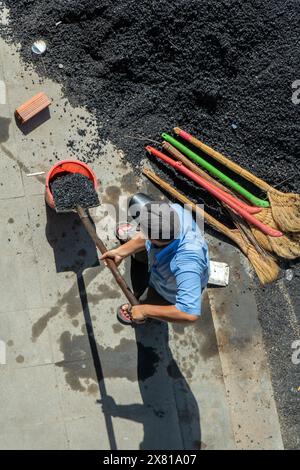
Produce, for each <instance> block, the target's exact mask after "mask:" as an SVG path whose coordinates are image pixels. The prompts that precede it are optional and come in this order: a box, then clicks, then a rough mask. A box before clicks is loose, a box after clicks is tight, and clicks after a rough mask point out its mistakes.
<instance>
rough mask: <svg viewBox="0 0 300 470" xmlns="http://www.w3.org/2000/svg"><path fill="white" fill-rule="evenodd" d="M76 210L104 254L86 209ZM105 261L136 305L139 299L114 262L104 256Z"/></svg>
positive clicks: (130, 301) (78, 208)
mask: <svg viewBox="0 0 300 470" xmlns="http://www.w3.org/2000/svg"><path fill="white" fill-rule="evenodd" d="M76 210H77V213H78V215H79V217H80V219H81V222H82V223H83V225H84V227H85V229H86V231H87V232H88V234H89V236H90V237H91V239H92V240H93V242H94V243H95V245H96V246H97V248H98V249H99V251H100V253H101V254H102V255H104V253H106V252H107V251H108V250H107V248H106V246H105V245H104V243H103V241H102V240H101V239H100V238H99V237H98V235H97V232H96V230H95V228H94V227H93V224H92V223H91V221H90V219H89V216H88V215H87V213H86V211H85V210H84V209H83V208H82V207H80V206H77V207H76ZM105 261H106V263H107V266H108V268H109V269H110V270H111V272H112V275H113V276H114V278H115V280H116V281H117V283H118V285H119V286H120V288H121V290H122V291H123V293H124V295H125V296H126V298H127V300H128V302H129V303H130V305H132V306H134V305H138V304H139V301H138V300H137V298H136V297H135V295H134V294H133V293H132V292H131V290H130V288H129V287H128V286H127V284H126V282H125V280H124V278H123V277H122V275H121V273H120V271H119V269H118V267H117V265H116V263H115V262H114V261H113V260H112V259H109V258H106V260H105Z"/></svg>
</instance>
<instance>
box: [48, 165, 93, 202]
mask: <svg viewBox="0 0 300 470" xmlns="http://www.w3.org/2000/svg"><path fill="white" fill-rule="evenodd" d="M60 173H80V174H81V175H84V176H87V177H88V178H89V179H90V180H91V181H92V182H93V185H94V188H95V190H97V187H98V182H97V178H96V175H95V173H94V172H93V170H91V168H90V167H89V166H88V165H87V164H86V163H83V162H80V161H79V160H62V161H61V162H58V163H56V164H55V165H54V166H53V167H52V168H51V169H50V171H49V172H48V174H47V178H46V191H45V199H46V202H47V204H48V206H50V207H51V208H52V209H55V203H54V199H53V196H52V192H51V187H50V185H51V183H52V181H53V180H54V179H55V177H56V176H57V175H59V174H60Z"/></svg>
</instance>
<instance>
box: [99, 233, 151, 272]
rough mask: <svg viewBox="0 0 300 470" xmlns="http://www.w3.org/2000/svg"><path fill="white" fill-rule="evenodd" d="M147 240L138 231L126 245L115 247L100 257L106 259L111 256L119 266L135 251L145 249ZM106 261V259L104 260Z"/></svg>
mask: <svg viewBox="0 0 300 470" xmlns="http://www.w3.org/2000/svg"><path fill="white" fill-rule="evenodd" d="M145 244H146V240H145V237H144V236H143V234H142V233H141V232H139V233H137V234H136V235H135V237H133V238H132V240H129V241H128V242H127V243H124V245H121V246H119V247H118V248H115V249H114V250H110V251H107V252H106V253H104V255H102V256H101V258H100V259H103V260H105V258H111V259H113V260H114V262H115V263H116V265H117V266H119V264H120V263H121V262H122V261H123V259H125V258H127V257H128V256H130V255H133V254H134V253H138V252H139V251H143V250H144V249H145V246H146V245H145ZM104 262H105V261H104Z"/></svg>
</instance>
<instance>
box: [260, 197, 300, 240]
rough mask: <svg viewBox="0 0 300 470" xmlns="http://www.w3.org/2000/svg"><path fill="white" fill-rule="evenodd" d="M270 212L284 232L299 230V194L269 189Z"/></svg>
mask: <svg viewBox="0 0 300 470" xmlns="http://www.w3.org/2000/svg"><path fill="white" fill-rule="evenodd" d="M268 197H269V200H270V202H271V208H272V214H273V218H274V220H275V222H276V223H277V225H278V226H279V228H280V229H281V230H282V231H284V232H300V194H294V193H286V194H285V193H282V192H280V191H269V192H268Z"/></svg>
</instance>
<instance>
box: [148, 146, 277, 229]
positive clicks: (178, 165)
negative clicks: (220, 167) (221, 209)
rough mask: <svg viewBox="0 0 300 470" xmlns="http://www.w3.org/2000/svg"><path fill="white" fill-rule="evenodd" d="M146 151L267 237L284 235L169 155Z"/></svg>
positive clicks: (149, 147) (149, 148) (150, 150)
mask: <svg viewBox="0 0 300 470" xmlns="http://www.w3.org/2000/svg"><path fill="white" fill-rule="evenodd" d="M146 150H147V151H148V152H149V153H151V154H152V155H154V156H155V157H157V158H159V159H160V160H162V161H164V162H165V163H167V164H168V165H170V166H172V167H173V168H175V169H176V170H178V171H179V172H180V173H183V174H184V175H185V176H187V177H188V178H190V179H192V180H193V181H195V182H196V183H198V184H199V185H200V186H202V187H203V188H204V189H206V190H207V191H208V192H209V193H210V194H212V195H213V196H215V197H216V198H217V199H219V200H220V201H222V202H224V203H225V204H227V205H228V206H229V207H231V208H232V209H233V210H234V211H235V212H237V213H238V214H240V215H241V216H242V217H243V218H244V219H245V220H247V221H248V222H249V223H251V224H252V225H255V226H256V227H257V228H259V229H260V230H261V231H262V232H263V233H265V234H266V235H269V236H270V237H281V236H282V235H283V233H282V232H280V231H279V230H274V229H273V228H272V227H269V225H266V224H264V223H262V222H260V220H258V219H257V218H256V217H254V216H253V215H251V214H249V212H247V211H246V210H245V209H243V208H241V207H239V206H238V204H236V202H233V201H232V200H231V199H230V198H228V194H227V193H225V192H224V191H222V190H220V189H219V188H217V187H216V186H214V185H213V184H212V183H209V182H208V181H206V180H205V179H204V178H202V177H201V176H199V175H196V174H195V173H193V172H192V171H191V170H189V169H188V168H186V167H185V166H184V165H183V164H182V163H181V162H178V161H174V160H173V159H172V158H170V157H167V155H165V154H163V153H162V152H160V151H159V150H157V149H155V148H154V147H151V146H150V145H148V146H147V147H146Z"/></svg>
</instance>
